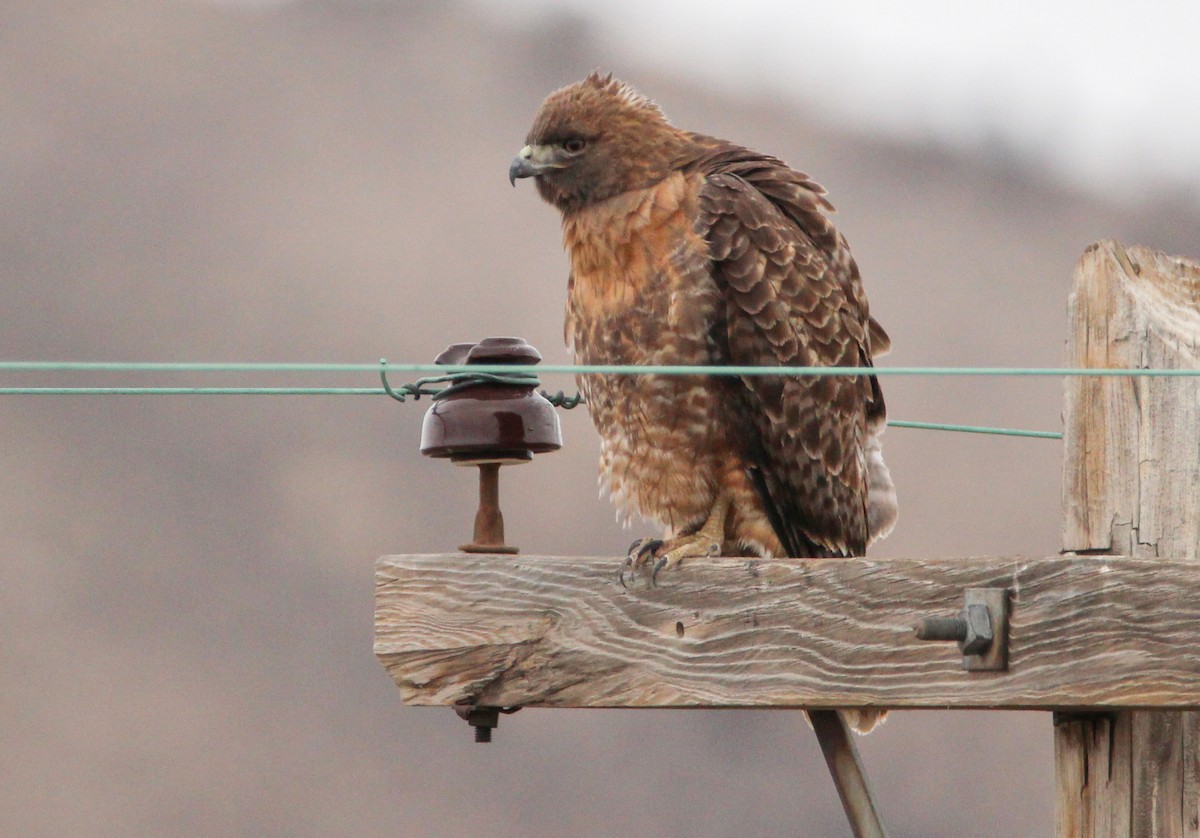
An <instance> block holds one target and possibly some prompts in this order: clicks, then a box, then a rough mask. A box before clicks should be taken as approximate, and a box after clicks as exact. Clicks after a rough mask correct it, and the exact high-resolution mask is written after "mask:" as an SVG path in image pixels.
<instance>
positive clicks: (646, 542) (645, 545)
mask: <svg viewBox="0 0 1200 838" xmlns="http://www.w3.org/2000/svg"><path fill="white" fill-rule="evenodd" d="M640 545H641V546H639V547H638V551H637V553H636V554H634V556H633V560H634V561H635V562H638V563H641V562H642V561H644V559H643V558H642V557H643V556H645V557H646V558H653V557H654V553H655V551H656V550H658V548H659V547H662V546H663V540H662V539H661V538H643V539H642V540H641V542H640ZM630 549H632V548H630Z"/></svg>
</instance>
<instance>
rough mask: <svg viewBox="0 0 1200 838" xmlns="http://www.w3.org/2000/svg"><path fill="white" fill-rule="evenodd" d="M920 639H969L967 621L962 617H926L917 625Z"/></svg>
mask: <svg viewBox="0 0 1200 838" xmlns="http://www.w3.org/2000/svg"><path fill="white" fill-rule="evenodd" d="M917 639H918V640H957V641H959V642H962V641H964V640H966V639H967V621H966V620H965V619H963V618H962V617H926V618H925V619H924V620H922V621H921V624H920V625H919V626H917Z"/></svg>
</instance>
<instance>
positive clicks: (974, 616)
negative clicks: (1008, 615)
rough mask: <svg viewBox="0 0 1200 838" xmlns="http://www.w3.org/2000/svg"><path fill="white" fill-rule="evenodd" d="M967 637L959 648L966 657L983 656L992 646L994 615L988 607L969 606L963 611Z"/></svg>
mask: <svg viewBox="0 0 1200 838" xmlns="http://www.w3.org/2000/svg"><path fill="white" fill-rule="evenodd" d="M962 617H963V619H964V620H966V622H967V636H966V638H965V639H963V641H962V642H961V643H959V644H958V648H960V649H962V653H963V654H964V655H982V654H983V653H984V652H986V651H987V648H988V647H989V646H991V645H992V615H991V613H990V612H989V611H988V609H987V606H986V605H968V606H967V607H966V608H964V609H963V611H962Z"/></svg>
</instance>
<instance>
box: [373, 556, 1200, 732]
mask: <svg viewBox="0 0 1200 838" xmlns="http://www.w3.org/2000/svg"><path fill="white" fill-rule="evenodd" d="M619 566H620V561H619V560H618V559H615V558H562V557H540V556H487V555H485V556H480V555H465V554H455V555H423V556H387V557H384V558H382V559H380V560H379V563H378V567H377V577H376V640H375V652H376V654H377V655H378V656H379V658H380V660H381V661H382V662H383V664H384V665H385V666H386V667H387V669H388V672H389V673H390V674H391V676H392V678H393V679H394V680H395V682H396V684H397V685H398V686H399V687H400V691H401V695H402V698H403V700H404V701H405V702H407V703H409V704H417V705H451V704H455V703H461V702H468V703H475V704H481V705H493V706H526V707H528V706H539V707H660V708H663V707H797V706H803V707H813V708H818V707H853V706H880V707H892V708H956V709H966V708H1008V709H1060V710H1061V709H1073V710H1083V709H1102V708H1132V707H1142V708H1146V707H1158V708H1165V707H1170V708H1200V572H1197V569H1196V565H1195V564H1189V563H1186V562H1177V561H1171V560H1164V559H1133V558H1124V557H1116V556H1055V557H1050V558H943V559H904V560H900V559H897V560H873V559H847V560H797V559H787V560H770V561H748V560H745V559H726V558H722V559H710V560H695V561H693V562H691V563H686V564H685V565H683V566H682V567H680V568H677V569H674V570H671V571H666V572H664V573H663V574H662V575H661V576H660V577H659V584H658V585H657V586H656V587H653V588H651V587H648V586H646V585H645V584H644V583H643V584H641V585H639V586H636V587H635V588H633V589H631V590H627V589H625V588H623V587H622V586H621V585H620V584H619V583H618V581H617V569H618V568H619ZM968 587H1001V588H1007V589H1009V590H1010V591H1011V597H1012V618H1011V628H1010V641H1009V669H1008V671H1007V672H966V671H964V670H963V668H962V657H961V655H960V654H959V652H958V649H957V648H956V647H955V646H954V644H953V643H930V642H924V641H920V640H918V639H917V638H916V637H915V634H914V631H913V627H914V625H915V624H916V623H917V622H919V621H920V620H921V619H922V618H924V617H930V616H949V615H952V614H955V613H957V612H958V611H959V610H960V609H961V608H962V606H963V591H964V589H966V588H968Z"/></svg>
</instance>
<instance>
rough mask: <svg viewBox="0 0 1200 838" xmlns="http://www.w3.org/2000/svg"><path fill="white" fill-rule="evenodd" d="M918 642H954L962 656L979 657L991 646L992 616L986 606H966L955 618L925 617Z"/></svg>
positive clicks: (918, 635) (919, 627)
mask: <svg viewBox="0 0 1200 838" xmlns="http://www.w3.org/2000/svg"><path fill="white" fill-rule="evenodd" d="M917 639H918V640H943V641H945V640H954V641H957V642H958V648H959V649H961V650H962V653H963V654H964V655H980V654H983V653H984V652H985V651H987V648H988V647H989V646H991V645H992V615H991V614H990V613H989V612H988V609H987V606H986V605H968V606H966V607H965V608H963V610H962V612H961V613H960V614H959V615H958V616H957V617H927V618H926V619H925V620H923V621H922V622H921V624H920V625H919V626H917Z"/></svg>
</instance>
